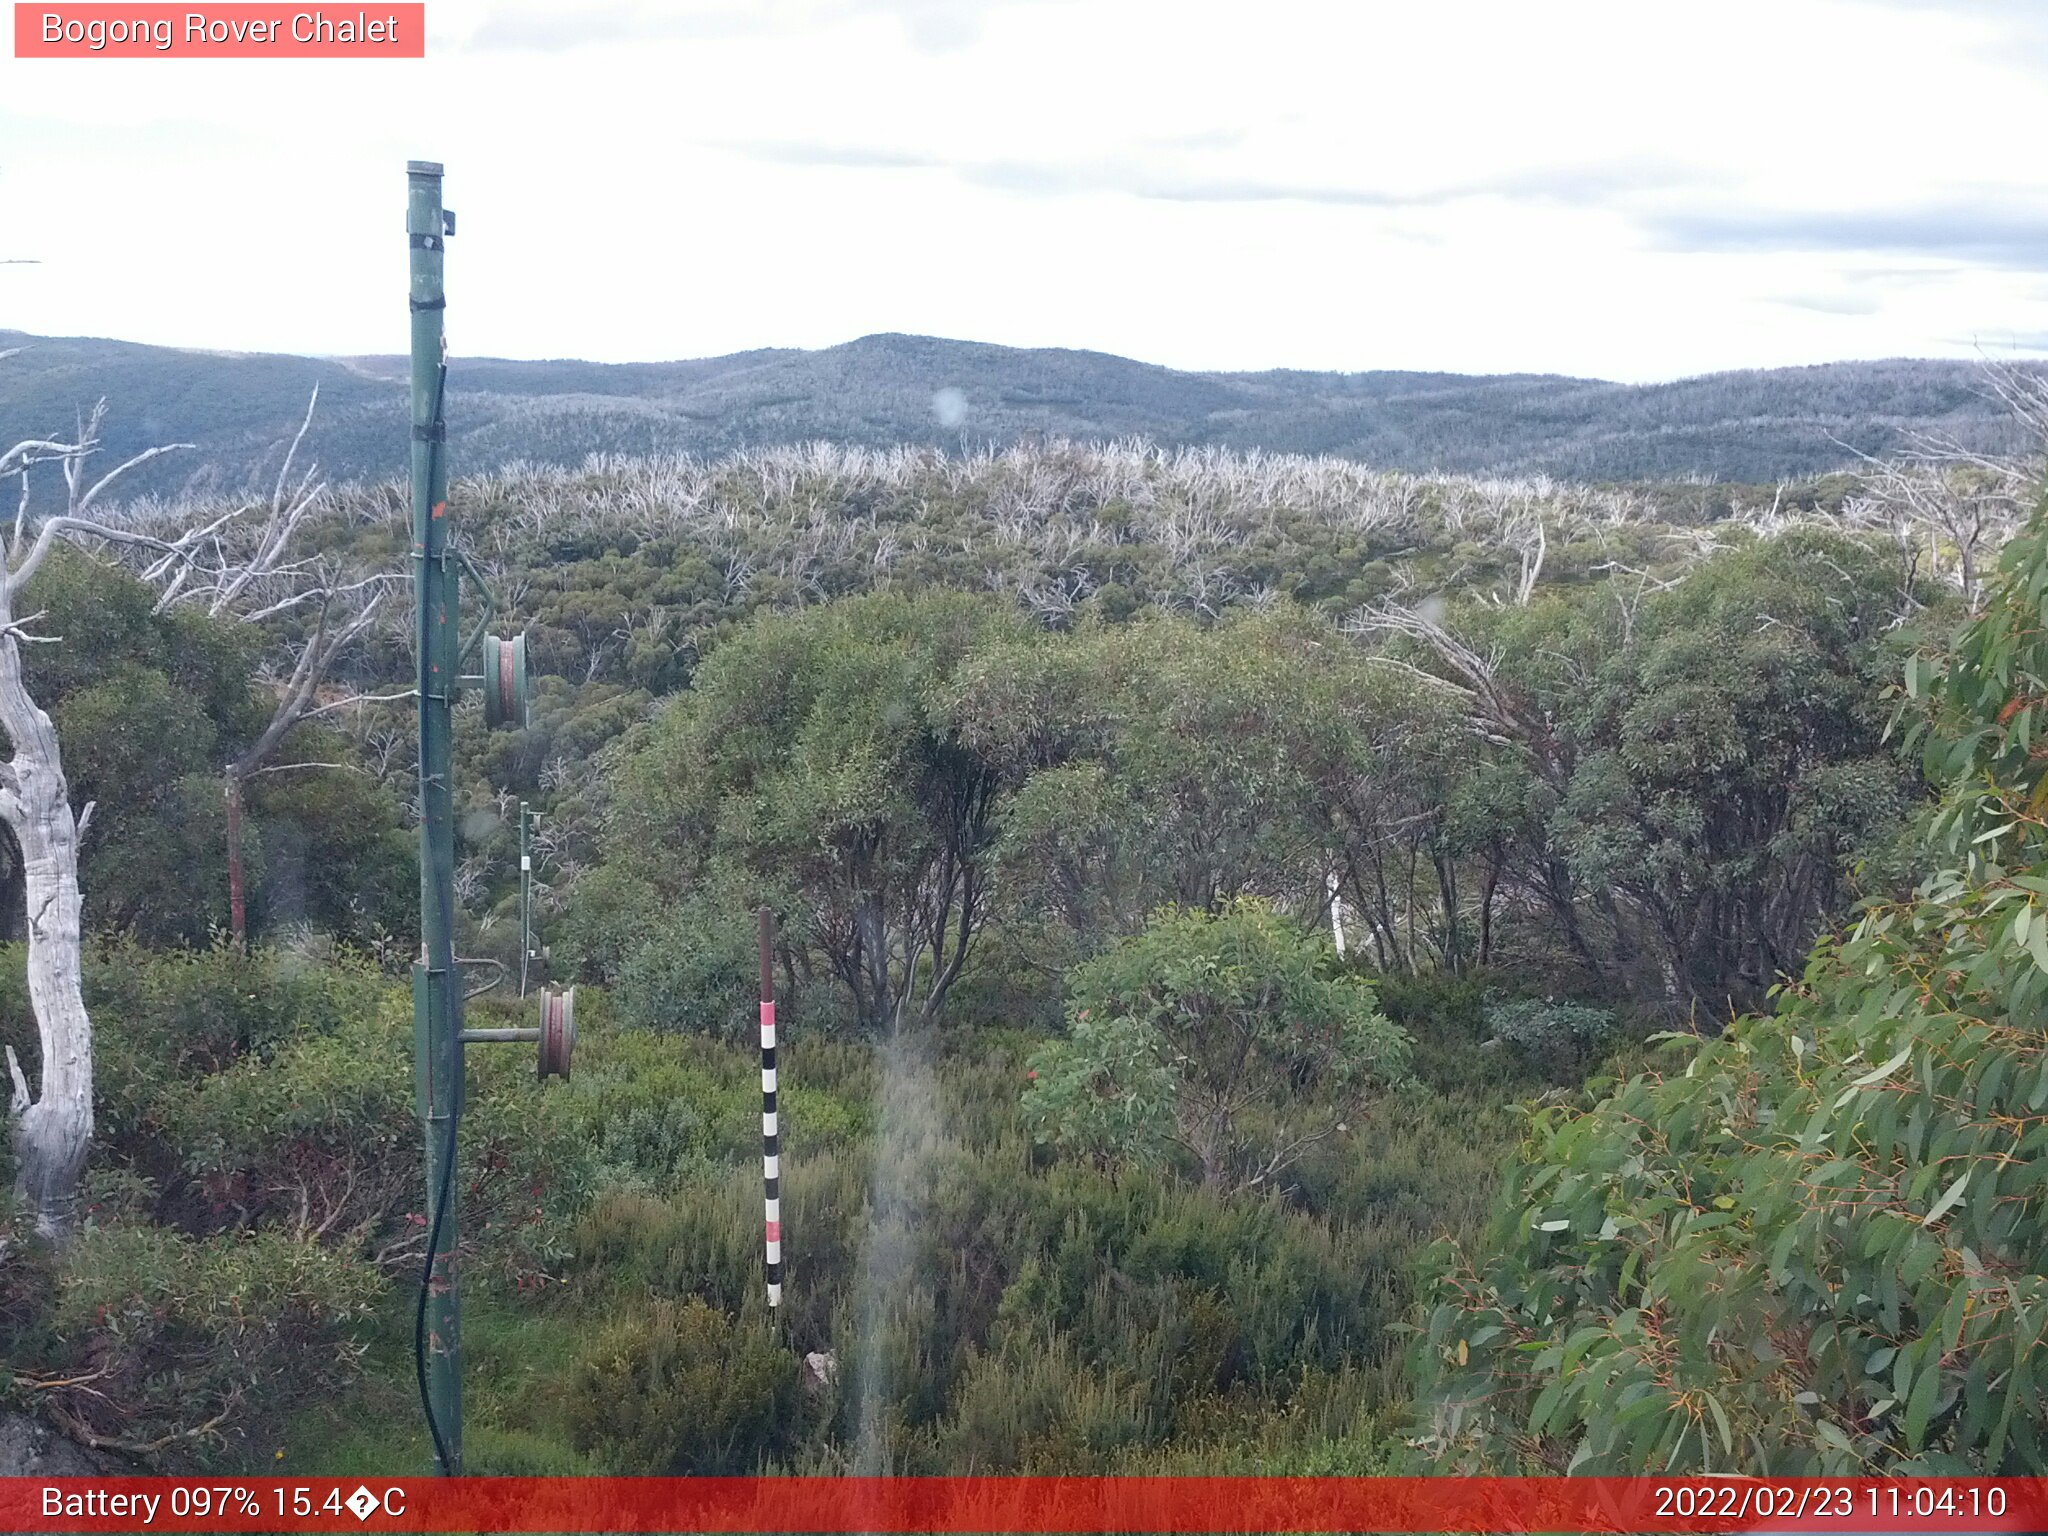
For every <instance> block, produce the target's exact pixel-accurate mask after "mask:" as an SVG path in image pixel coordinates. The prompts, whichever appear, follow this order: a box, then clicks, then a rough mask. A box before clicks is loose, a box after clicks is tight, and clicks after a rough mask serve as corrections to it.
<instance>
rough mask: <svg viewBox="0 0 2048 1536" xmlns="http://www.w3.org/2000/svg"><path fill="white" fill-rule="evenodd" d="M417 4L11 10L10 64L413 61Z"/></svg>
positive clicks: (418, 34) (419, 33) (422, 23)
mask: <svg viewBox="0 0 2048 1536" xmlns="http://www.w3.org/2000/svg"><path fill="white" fill-rule="evenodd" d="M426 52H427V8H426V6H425V5H424V4H420V3H414V4H370V5H366V6H365V5H356V6H347V5H332V6H318V5H270V4H225V5H118V4H115V5H106V4H100V5H65V4H45V5H36V4H23V3H19V0H17V3H16V5H15V7H14V56H15V57H16V58H18V59H421V58H425V57H426Z"/></svg>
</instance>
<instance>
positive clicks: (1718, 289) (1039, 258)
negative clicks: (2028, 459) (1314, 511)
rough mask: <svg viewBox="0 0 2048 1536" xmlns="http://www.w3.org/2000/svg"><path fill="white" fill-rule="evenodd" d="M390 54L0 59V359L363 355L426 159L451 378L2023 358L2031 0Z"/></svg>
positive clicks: (552, 23)
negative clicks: (553, 373) (1024, 361)
mask: <svg viewBox="0 0 2048 1536" xmlns="http://www.w3.org/2000/svg"><path fill="white" fill-rule="evenodd" d="M372 8H373V9H374V7H372ZM331 9H333V10H335V11H341V10H342V9H343V7H340V6H335V7H332V8H331ZM355 9H356V7H353V6H352V7H348V8H347V13H348V14H353V13H354V10H355ZM427 21H428V41H427V57H426V58H425V59H423V60H389V61H386V60H379V61H359V60H286V59H268V60H198V59H184V58H162V59H147V60H127V59H120V60H112V59H101V60H89V61H88V60H70V59H66V60H43V59H15V58H13V57H11V56H8V57H0V259H11V260H12V261H15V262H33V263H34V264H32V265H31V264H14V265H5V266H0V327H4V328H12V329H19V330H27V331H32V332H36V333H40V334H53V335H97V336H113V337H119V338H122V339H126V340H133V341H146V342H154V343H160V344H168V345H175V346H184V347H196V348H207V349H216V350H225V351H289V352H303V353H317V354H358V353H371V352H386V353H388V352H398V351H402V350H403V349H404V346H405V337H406V312H405V306H404V282H405V259H406V256H405V239H404V234H403V212H404V195H405V185H404V167H405V162H406V161H407V160H408V159H412V158H420V159H433V160H440V161H442V162H444V163H445V164H446V166H447V183H446V196H447V201H448V205H449V206H450V207H451V208H453V209H455V210H456V211H457V213H458V215H459V226H458V231H457V235H456V237H455V239H454V240H453V241H452V242H451V244H450V249H449V257H448V283H449V314H448V328H449V339H450V346H451V348H452V349H453V350H454V351H455V352H457V353H463V352H467V353H470V354H472V355H492V356H502V357H584V358H591V359H596V360H601V361H608V362H623V361H635V360H656V359H669V358H680V357H701V356H711V355H716V354H720V353H727V352H735V351H742V350H746V349H750V348H755V347H820V346H830V345H833V344H836V343H839V342H843V341H847V340H850V339H852V338H854V337H857V336H862V335H866V334H869V333H872V332H877V331H905V332H917V333H925V334H932V335H940V336H952V337H961V338H967V339H971V340H976V341H989V342H999V343H1004V344H1008V345H1014V346H1030V347H1049V346H1058V347H1080V348H1087V349H1090V350H1095V351H1102V352H1113V353H1118V354H1122V355H1124V356H1128V357H1135V358H1140V359H1143V360H1145V361H1148V362H1155V363H1162V364H1166V365H1168V366H1171V367H1176V368H1202V369H1257V368H1273V367H1288V368H1306V369H1341V370H1360V369H1379V368H1401V369H1441V370H1446V371H1453V372H1467V373H1499V372H1544V373H1566V374H1577V375H1586V376H1597V377H1604V378H1612V379H1621V380H1629V381H1647V380H1656V379H1668V378H1675V377H1681V376H1685V375H1690V374H1697V373H1704V372H1710V371H1715V370H1719V369H1725V368H1740V367H1768V366H1780V365H1787V364H1798V363H1813V362H1824V361H1830V360H1835V359H1842V358H1872V357H1895V356H1922V357H1961V358H1970V357H1979V356H1991V357H1998V358H2003V357H2012V356H2015V355H2021V356H2033V355H2040V354H2042V353H2043V352H2048V152H2044V150H2043V147H2042V146H2043V142H2044V141H2043V138H2042V125H2043V124H2044V123H2048V4H2044V3H2039V0H1948V3H1933V0H1756V3H1752V0H1712V3H1708V0H1658V3H1644V0H1620V3H1605V0H1543V3H1529V0H1499V3H1494V0H1429V3H1427V4H1416V3H1412V0H1257V3H1250V0H1227V3H1209V0H670V3H661V0H592V3H587V4H571V3H566V0H565V3H558V4H548V3H542V0H506V3H497V0H428V4H427Z"/></svg>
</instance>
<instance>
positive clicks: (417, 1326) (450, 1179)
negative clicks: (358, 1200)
mask: <svg viewBox="0 0 2048 1536" xmlns="http://www.w3.org/2000/svg"><path fill="white" fill-rule="evenodd" d="M454 1183H455V1116H454V1115H452V1114H451V1115H449V1117H448V1139H447V1141H446V1143H445V1144H444V1145H443V1146H442V1148H441V1188H440V1191H439V1192H438V1193H437V1194H436V1195H435V1197H434V1221H433V1225H432V1226H431V1227H430V1228H429V1229H428V1232H427V1262H426V1265H425V1267H424V1268H422V1269H421V1270H420V1301H419V1309H418V1311H417V1313H416V1314H415V1315H414V1317H413V1325H412V1363H413V1371H414V1374H415V1375H417V1376H418V1378H419V1384H420V1408H421V1410H422V1411H423V1412H425V1414H426V1416H427V1433H428V1434H430V1435H432V1436H433V1437H434V1457H435V1459H436V1460H437V1461H439V1462H440V1463H441V1472H442V1475H443V1476H447V1477H452V1476H454V1475H455V1463H454V1459H453V1458H452V1457H451V1456H450V1455H449V1454H448V1442H447V1441H446V1440H444V1439H442V1438H441V1423H440V1420H438V1419H436V1418H435V1417H434V1397H433V1394H432V1393H431V1392H429V1391H428V1390H427V1300H428V1298H429V1297H430V1296H431V1295H432V1294H433V1289H434V1262H435V1260H436V1259H438V1258H439V1257H440V1252H441V1224H442V1222H443V1220H444V1219H445V1218H446V1217H447V1215H448V1193H449V1190H450V1189H451V1188H452V1187H453V1185H454Z"/></svg>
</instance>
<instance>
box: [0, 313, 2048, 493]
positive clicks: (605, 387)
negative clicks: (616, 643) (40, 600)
mask: <svg viewBox="0 0 2048 1536" xmlns="http://www.w3.org/2000/svg"><path fill="white" fill-rule="evenodd" d="M11 347H19V348H22V349H23V350H21V351H20V352H19V353H17V354H16V355H15V356H13V357H10V358H7V359H5V360H4V361H0V443H12V442H14V441H16V440H18V439H20V438H22V437H26V436H31V435H43V434H48V433H52V432H61V431H62V429H63V428H64V427H65V426H66V425H67V424H68V423H71V422H72V421H73V419H74V415H75V413H76V412H79V411H83V410H86V409H89V408H90V406H91V404H92V402H93V401H94V400H95V399H97V398H98V397H100V396H102V395H104V396H105V397H106V399H107V402H108V415H107V422H106V455H107V461H108V462H110V463H111V462H118V461H119V459H120V458H121V457H123V456H125V455H127V454H130V453H133V452H136V451H139V450H140V449H141V448H143V447H146V446H148V445H150V444H153V443H160V442H169V441H178V442H190V443H192V444H194V445H195V449H194V451H193V452H191V453H186V454H178V455H173V456H171V457H169V458H167V459H164V460H161V461H159V463H158V464H157V465H152V466H150V469H151V471H152V473H151V474H150V475H149V476H148V477H147V478H142V477H138V481H137V484H136V487H135V488H136V489H137V490H144V489H147V490H153V491H157V492H163V493H169V492H176V491H181V490H198V489H209V488H215V489H240V488H242V487H243V486H245V485H249V484H255V483H259V482H261V481H262V480H263V479H264V478H265V477H266V476H267V475H269V476H274V474H275V472H276V466H277V461H278V455H279V453H280V452H281V449H282V444H283V441H284V440H285V439H287V438H288V437H289V436H290V435H291V433H292V431H293V430H294V428H295V427H296V426H297V423H298V421H299V418H300V416H301V415H302V413H303V412H304V410H305V405H306V399H307V396H308V395H309V393H310V392H311V390H312V388H313V386H314V385H315V384H318V385H319V387H320V409H319V413H318V416H317V418H316V421H315V425H314V429H313V432H312V433H311V434H310V436H309V444H310V448H311V452H312V453H313V455H314V456H315V457H317V459H318V460H319V462H320V464H321V466H322V469H323V473H325V474H326V475H328V476H329V477H331V478H333V479H337V480H347V479H362V480H376V479H382V478H386V477H392V476H397V475H399V474H401V473H403V471H404V467H405V454H406V442H407V436H406V427H405V420H406V417H405V412H406V398H405V378H406V364H405V360H404V359H403V358H400V357H357V358H331V359H316V358H305V357H286V356H276V355H269V354H248V353H227V352H198V351H186V350H181V349H177V348H171V347H149V346H139V345H136V344H133V343H129V342H118V341H100V340H89V339H80V338H70V337H67V338H53V337H34V336H28V335H25V334H23V333H20V332H13V331H4V330H0V351H4V350H6V349H8V348H11ZM942 391H943V392H947V393H946V394H945V395H944V397H943V398H944V402H945V404H946V405H947V406H948V407H950V409H949V410H948V411H947V412H946V413H945V414H946V416H947V418H948V419H947V420H943V421H942V419H941V414H942V413H941V409H940V406H939V404H938V403H937V402H938V401H939V399H940V397H941V392H942ZM1988 393H1989V392H1988V390H1987V389H1986V387H1985V381H1984V377H1983V373H1982V371H1981V369H1979V368H1978V367H1977V366H1976V365H1974V364H1970V363H1952V362H1922V361H1911V360H1899V361H1890V362H1870V363H1829V364H1824V365H1821V366H1817V367H1809V368H1777V369H1761V370H1747V371H1743V372H1738V373H1717V374H1708V375H1705V376H1703V377H1700V378H1694V379H1684V380H1680V381H1678V382H1676V383H1672V384H1649V385H1628V384H1612V383H1606V382H1603V381H1601V380H1598V379H1574V378H1564V377H1558V376H1553V375H1543V374H1507V375H1499V376H1488V377H1474V376H1468V375H1461V374H1448V373H1393V372H1380V373H1304V372H1297V371H1292V370H1278V371H1273V372H1267V373H1182V372H1178V371H1176V370H1174V369H1171V368H1160V367H1156V366H1153V365H1152V364H1149V363H1138V362H1132V361H1131V360H1130V359H1128V358H1122V357H1112V356H1109V355H1108V354H1105V353H1100V352H1073V351H1065V350H1056V349H1034V350H1026V349H1021V348H1016V347H998V346H989V345H985V344H982V343H978V342H965V341H946V340H941V339H939V338H936V337H930V336H897V335H882V336H864V337H862V338H861V339H860V340H858V341H850V342H847V343H846V344H845V345H843V346H837V347H827V348H824V349H823V350H821V351H815V352H805V351H795V350H765V351H758V352H739V353H734V354H733V355H731V356H729V357H713V358H702V359H698V360H695V361H689V362H674V363H623V364H604V363H586V362H574V361H554V362H511V361H506V360H503V359H498V358H462V357H458V358H456V359H454V360H453V362H452V364H451V367H450V371H449V403H448V416H449V440H450V444H451V449H452V455H453V461H454V464H455V467H456V469H457V471H458V472H461V471H464V470H478V469H486V468H491V467H495V466H497V465H501V464H504V463H508V462H510V461H512V460H516V459H525V460H533V461H543V462H568V463H575V462H580V461H581V460H582V459H583V458H584V457H585V456H587V455H589V454H592V453H618V454H646V453H671V452H692V453H700V454H715V453H720V452H724V451H726V450H730V449H734V448H740V447H747V446H755V445H762V444H769V443H784V442H791V441H799V440H804V439H812V438H825V439H830V440H833V441H836V442H843V443H857V444H868V445H874V446H884V445H889V444H895V443H905V442H908V443H923V444H937V445H941V446H945V447H951V448H958V447H962V446H967V447H975V446H980V445H983V444H987V443H996V444H1007V443H1010V442H1014V441H1016V440H1018V439H1020V438H1030V437H1072V438H1083V439H1107V438H1119V437H1146V438H1150V439H1152V440H1153V441H1155V442H1160V443H1166V444H1175V445H1179V444H1187V445H1203V444H1215V445H1222V446H1227V447H1231V448H1240V449H1246V448H1258V449H1266V450H1271V451H1276V452H1288V453H1326V454H1335V455H1339V456H1342V457H1345V458H1352V459H1358V460H1362V461H1364V462H1367V463H1370V464H1374V465H1380V466H1384V467H1387V468H1392V469H1410V470H1455V471H1462V472H1468V473H1501V474H1531V473H1541V474H1547V475H1552V476H1556V477H1559V478H1563V479H1571V480H1587V481H1616V480H1649V479H1669V478H1682V477H1704V478H1709V479H1715V480H1728V481H1740V482H1746V483H1764V484H1768V483H1770V482H1773V481H1776V480H1780V479H1786V478H1801V477H1806V476H1811V475H1815V474H1820V473H1825V472H1826V471H1829V470H1832V469H1836V468H1840V467H1842V466H1844V465H1847V464H1850V463H1852V462H1854V458H1855V452H1854V451H1852V450H1855V451H1861V452H1865V453H1872V454H1882V453H1884V452H1886V451H1888V450H1892V449H1896V448H1898V447H1900V446H1903V445H1904V444H1905V443H1906V442H1907V440H1908V439H1909V437H1911V436H1912V435H1915V434H1921V435H1928V434H1932V435H1937V436H1940V437H1944V438H1949V439H1953V440H1955V441H1958V442H1960V443H1962V444H1964V445H1966V446H1968V447H1970V448H1973V449H1977V450H1981V451H1990V452H2008V451H2015V450H2017V449H2019V448H2020V447H2022V446H2023V435H2022V433H2021V431H2020V430H2019V428H2018V427H2016V426H2015V425H2014V424H2013V423H2012V422H2011V421H2010V420H2009V419H2008V417H2007V416H2006V415H2005V413H2004V411H2003V409H2002V408H2001V407H2000V406H1999V405H1998V404H1997V403H1996V402H1995V401H1994V400H1991V399H1989V398H1988ZM1845 445H1846V446H1845Z"/></svg>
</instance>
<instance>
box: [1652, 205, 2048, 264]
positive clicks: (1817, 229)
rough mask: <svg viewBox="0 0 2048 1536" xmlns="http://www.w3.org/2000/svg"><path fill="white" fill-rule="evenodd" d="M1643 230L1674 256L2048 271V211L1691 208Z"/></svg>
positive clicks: (1658, 218) (1661, 215) (1659, 216)
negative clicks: (1901, 260)
mask: <svg viewBox="0 0 2048 1536" xmlns="http://www.w3.org/2000/svg"><path fill="white" fill-rule="evenodd" d="M1637 223H1638V224H1639V226H1640V227H1641V228H1642V229H1643V231H1644V232H1645V233H1646V234H1648V235H1649V236H1650V238H1651V240H1652V242H1653V243H1654V244H1656V245H1658V246H1660V247H1662V248H1664V249H1666V250H1679V251H1696V252H1711V253H1715V254H1730V253H1751V252H1785V251H1820V252H1826V251H1845V252H1847V251H1857V252H1883V253H1886V254H1890V255H1899V256H1928V257H1939V258H1943V259H1946V260H1953V261H1962V262H1968V263H1971V264H1973V265H1977V266H1995V267H2018V268H2022V269H2039V268H2044V267H2048V208H2022V209H2016V208H2013V207H2010V206H2005V205H2001V206H1984V205H1978V204H1968V203H1948V204H1939V205H1936V204H1923V205H1922V206H1920V207H1918V208H1898V209H1891V208H1872V209H1851V210H1839V211H1818V210H1817V211H1805V210H1799V211H1791V212H1748V211H1744V210H1739V209H1729V210H1722V211H1712V210H1703V209H1698V208H1686V209H1677V210H1665V211H1659V212H1652V213H1645V214H1641V215H1638V218H1637Z"/></svg>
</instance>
